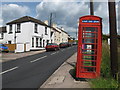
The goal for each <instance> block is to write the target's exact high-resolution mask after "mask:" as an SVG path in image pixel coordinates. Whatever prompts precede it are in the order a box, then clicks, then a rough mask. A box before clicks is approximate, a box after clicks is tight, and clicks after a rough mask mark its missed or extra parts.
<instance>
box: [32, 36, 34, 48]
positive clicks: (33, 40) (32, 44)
mask: <svg viewBox="0 0 120 90" xmlns="http://www.w3.org/2000/svg"><path fill="white" fill-rule="evenodd" d="M32 47H34V37H33V38H32Z"/></svg>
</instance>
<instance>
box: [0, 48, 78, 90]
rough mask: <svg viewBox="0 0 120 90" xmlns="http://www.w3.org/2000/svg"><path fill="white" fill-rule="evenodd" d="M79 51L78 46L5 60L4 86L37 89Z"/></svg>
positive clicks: (2, 73) (3, 70) (3, 67)
mask: <svg viewBox="0 0 120 90" xmlns="http://www.w3.org/2000/svg"><path fill="white" fill-rule="evenodd" d="M76 51H77V46H72V47H68V48H63V49H60V50H59V51H51V52H43V53H40V54H36V55H32V56H28V57H24V58H20V59H16V60H12V61H8V62H4V63H3V64H2V72H0V74H1V75H2V87H3V88H35V89H36V90H37V89H38V88H39V87H40V86H41V85H42V84H43V83H44V82H45V81H46V80H47V79H48V78H49V77H50V76H51V74H52V73H53V72H54V71H55V70H56V69H57V68H59V66H60V65H61V64H62V63H63V62H65V61H66V60H67V59H68V58H69V57H70V56H72V55H73V54H74V53H75V52H76Z"/></svg>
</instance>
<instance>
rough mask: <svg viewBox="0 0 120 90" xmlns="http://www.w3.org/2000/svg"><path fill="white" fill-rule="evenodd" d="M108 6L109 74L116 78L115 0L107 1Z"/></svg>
mask: <svg viewBox="0 0 120 90" xmlns="http://www.w3.org/2000/svg"><path fill="white" fill-rule="evenodd" d="M108 7H109V27H110V61H111V74H112V76H113V77H114V78H115V79H117V78H118V53H117V25H116V7H115V0H109V1H108Z"/></svg>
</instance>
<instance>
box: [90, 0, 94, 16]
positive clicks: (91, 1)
mask: <svg viewBox="0 0 120 90" xmlns="http://www.w3.org/2000/svg"><path fill="white" fill-rule="evenodd" d="M90 15H94V7H93V0H90Z"/></svg>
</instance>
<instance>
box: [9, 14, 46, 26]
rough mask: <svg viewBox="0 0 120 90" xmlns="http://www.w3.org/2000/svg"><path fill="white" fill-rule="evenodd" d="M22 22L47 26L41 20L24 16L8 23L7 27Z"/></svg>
mask: <svg viewBox="0 0 120 90" xmlns="http://www.w3.org/2000/svg"><path fill="white" fill-rule="evenodd" d="M23 22H34V23H38V24H40V25H43V26H48V25H47V24H45V23H44V22H42V21H41V20H38V19H35V18H32V17H30V16H24V17H21V18H19V19H16V20H13V21H11V22H8V23H7V25H9V24H17V23H23Z"/></svg>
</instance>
